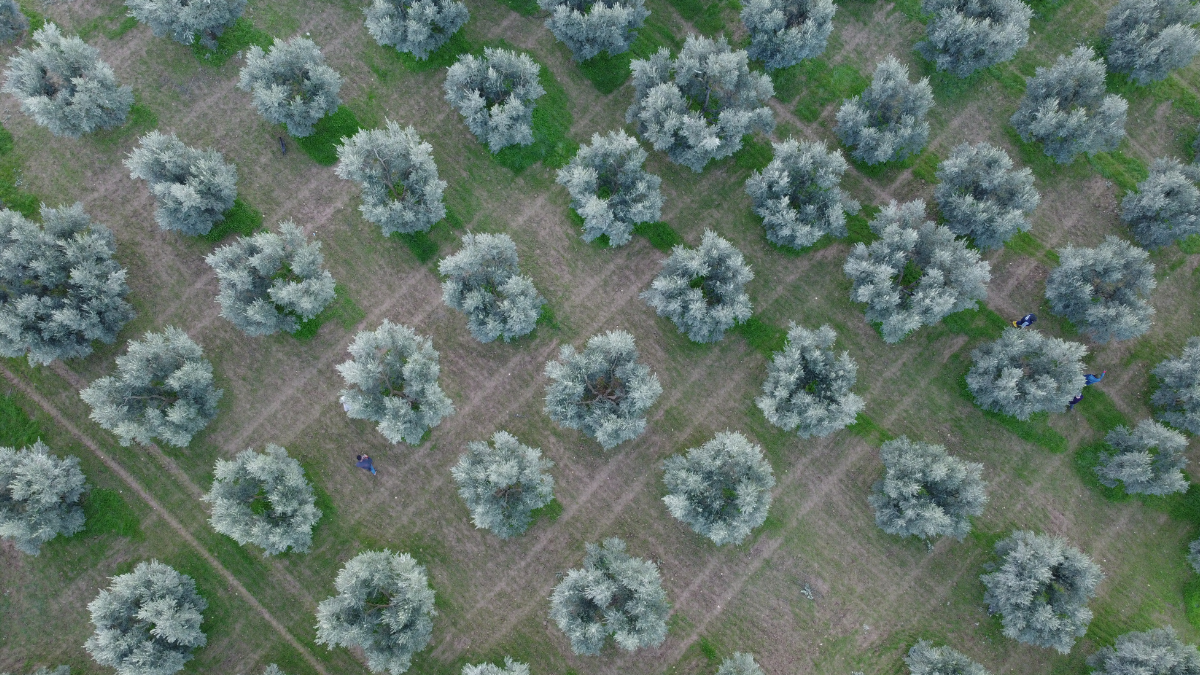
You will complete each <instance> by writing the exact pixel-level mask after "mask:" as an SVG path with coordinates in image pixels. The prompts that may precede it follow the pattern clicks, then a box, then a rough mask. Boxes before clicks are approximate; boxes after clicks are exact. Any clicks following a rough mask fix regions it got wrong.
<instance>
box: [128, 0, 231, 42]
mask: <svg viewBox="0 0 1200 675" xmlns="http://www.w3.org/2000/svg"><path fill="white" fill-rule="evenodd" d="M125 6H126V7H128V8H129V16H132V17H133V18H135V19H137V20H138V21H140V22H142V23H144V24H146V25H147V26H149V27H150V30H151V31H153V32H154V35H155V37H160V38H161V37H169V38H171V39H172V40H174V41H176V42H181V43H183V44H185V45H190V44H192V43H193V42H195V40H196V34H197V33H199V35H200V44H201V45H203V46H204V47H206V48H207V49H216V48H217V38H219V37H221V33H224V32H225V30H226V29H228V28H229V27H231V26H233V24H234V22H236V21H237V20H238V17H240V16H241V15H242V12H243V11H244V10H245V9H246V0H203V1H193V0H125Z"/></svg>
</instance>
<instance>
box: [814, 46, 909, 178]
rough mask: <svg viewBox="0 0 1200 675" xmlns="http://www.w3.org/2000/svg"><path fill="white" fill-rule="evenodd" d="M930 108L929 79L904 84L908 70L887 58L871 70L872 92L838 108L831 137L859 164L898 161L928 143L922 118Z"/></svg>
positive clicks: (906, 67)
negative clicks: (836, 139)
mask: <svg viewBox="0 0 1200 675" xmlns="http://www.w3.org/2000/svg"><path fill="white" fill-rule="evenodd" d="M932 107H933V88H932V87H930V86H929V78H928V77H925V78H921V79H920V80H919V81H917V82H915V83H914V82H909V81H908V66H906V65H904V64H902V63H900V62H899V61H897V60H896V57H894V56H890V55H889V56H888V57H887V58H885V59H884V60H882V61H880V62H879V64H878V65H877V66H875V74H874V75H872V76H871V86H869V87H867V90H866V91H864V92H863V93H862V95H861V96H855V97H854V98H851V99H848V100H846V101H845V102H843V103H842V107H841V108H838V112H837V128H836V129H835V131H836V132H837V135H838V138H839V139H841V141H842V143H843V144H845V145H846V146H848V147H851V148H853V150H851V151H850V156H851V157H853V158H854V159H857V160H858V161H860V162H865V163H867V164H883V163H884V162H893V161H899V160H902V159H904V158H905V157H908V156H909V155H915V154H917V153H919V152H921V150H922V149H923V148H924V147H925V144H926V143H927V142H928V141H929V122H927V121H926V120H925V115H926V114H927V113H928V112H929V109H930V108H932Z"/></svg>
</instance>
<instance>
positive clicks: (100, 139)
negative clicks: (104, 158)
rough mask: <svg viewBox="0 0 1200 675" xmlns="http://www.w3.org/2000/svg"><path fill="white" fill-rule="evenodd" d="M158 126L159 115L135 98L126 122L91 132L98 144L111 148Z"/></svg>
mask: <svg viewBox="0 0 1200 675" xmlns="http://www.w3.org/2000/svg"><path fill="white" fill-rule="evenodd" d="M156 127H158V115H156V114H155V113H154V111H153V110H151V109H150V108H147V107H146V106H144V105H142V104H141V103H138V102H137V98H135V99H134V103H133V106H132V107H130V108H129V114H128V115H126V117H125V123H124V124H122V125H121V126H119V127H117V128H115V129H108V130H106V131H98V132H96V133H94V134H91V138H92V140H93V141H94V142H95V143H96V145H99V146H101V147H104V148H108V149H110V150H111V149H113V148H115V147H116V146H117V145H118V144H119V143H121V142H122V141H124V140H126V139H127V138H131V137H133V136H140V135H142V134H143V133H145V132H147V131H150V130H151V129H154V128H156Z"/></svg>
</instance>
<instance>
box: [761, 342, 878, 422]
mask: <svg viewBox="0 0 1200 675" xmlns="http://www.w3.org/2000/svg"><path fill="white" fill-rule="evenodd" d="M835 340H837V334H836V333H834V332H833V329H832V328H830V327H829V326H828V325H825V326H821V327H820V328H818V329H817V330H815V331H812V330H808V329H806V328H803V327H801V326H797V325H796V324H795V323H793V324H791V327H790V328H789V329H788V334H787V345H786V346H784V348H783V351H780V352H775V354H774V355H773V356H772V358H771V363H770V364H769V365H768V366H767V380H766V382H763V395H762V396H759V397H758V398H756V399H754V403H755V404H757V405H758V408H759V409H760V410H762V412H763V416H765V417H766V418H767V421H768V422H770V423H771V424H774V425H775V426H777V427H779V428H781V429H784V430H786V431H794V432H796V433H797V434H798V435H799V436H800V438H808V437H809V436H828V435H829V434H832V433H833V432H835V431H838V430H840V429H844V428H846V426H848V425H850V424H853V423H854V420H855V419H856V418H857V417H858V413H859V412H860V411H861V410H862V409H863V406H864V403H863V400H862V397H860V396H859V395H858V394H855V393H854V392H853V391H851V390H850V389H851V388H852V387H853V386H854V382H855V380H856V379H857V378H858V364H856V363H855V362H854V359H852V358H850V352H846V351H843V352H842V354H841V356H838V355H837V354H835V353H834V351H833V343H834V341H835Z"/></svg>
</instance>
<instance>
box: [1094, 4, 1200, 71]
mask: <svg viewBox="0 0 1200 675" xmlns="http://www.w3.org/2000/svg"><path fill="white" fill-rule="evenodd" d="M1196 23H1200V7H1197V6H1196V5H1194V4H1192V3H1191V2H1189V1H1188V0H1120V2H1118V3H1117V4H1116V6H1114V7H1113V8H1112V9H1110V10H1108V20H1107V21H1105V23H1104V35H1105V37H1107V38H1108V40H1109V43H1108V50H1107V51H1106V52H1105V54H1104V57H1105V59H1106V60H1107V61H1108V69H1109V70H1111V71H1113V72H1114V73H1126V74H1128V75H1129V77H1131V78H1132V79H1133V80H1134V81H1136V82H1137V83H1138V84H1143V85H1144V84H1149V83H1151V82H1156V81H1158V80H1163V79H1166V77H1167V76H1168V75H1170V74H1171V71H1172V70H1176V69H1178V68H1183V67H1185V66H1187V65H1188V64H1189V63H1191V62H1192V59H1194V58H1195V57H1196V54H1198V53H1200V35H1197V34H1196V29H1195V28H1193V27H1192V25H1193V24H1196Z"/></svg>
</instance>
